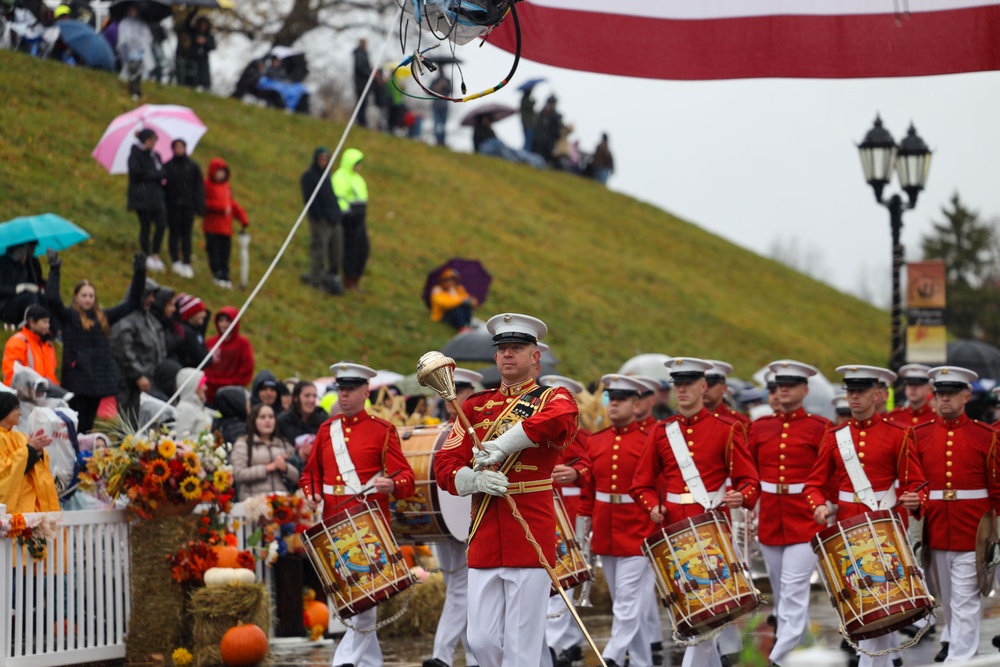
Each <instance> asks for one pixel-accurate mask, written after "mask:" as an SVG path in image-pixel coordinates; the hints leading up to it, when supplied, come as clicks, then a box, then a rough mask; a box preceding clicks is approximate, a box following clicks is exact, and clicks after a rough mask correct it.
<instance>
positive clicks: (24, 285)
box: [15, 283, 38, 294]
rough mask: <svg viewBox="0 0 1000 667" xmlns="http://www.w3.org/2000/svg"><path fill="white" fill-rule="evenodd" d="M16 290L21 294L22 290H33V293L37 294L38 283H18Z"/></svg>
mask: <svg viewBox="0 0 1000 667" xmlns="http://www.w3.org/2000/svg"><path fill="white" fill-rule="evenodd" d="M15 290H16V292H17V293H18V294H20V293H21V292H31V293H32V294H37V293H38V285H36V284H35V283H18V285H17V287H16V288H15Z"/></svg>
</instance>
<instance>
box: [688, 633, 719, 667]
mask: <svg viewBox="0 0 1000 667" xmlns="http://www.w3.org/2000/svg"><path fill="white" fill-rule="evenodd" d="M681 667H722V658H721V657H720V656H719V647H718V646H717V645H716V643H715V639H709V640H708V641H704V642H702V643H700V644H698V645H696V646H688V647H687V648H686V649H684V660H683V661H681Z"/></svg>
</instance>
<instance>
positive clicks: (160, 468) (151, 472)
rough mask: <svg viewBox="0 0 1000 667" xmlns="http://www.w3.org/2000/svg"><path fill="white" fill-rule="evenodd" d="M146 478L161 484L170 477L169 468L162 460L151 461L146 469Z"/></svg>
mask: <svg viewBox="0 0 1000 667" xmlns="http://www.w3.org/2000/svg"><path fill="white" fill-rule="evenodd" d="M146 477H147V478H148V479H151V480H153V481H154V482H159V483H162V482H164V481H166V479H167V478H168V477H170V466H168V465H167V462H166V461H163V460H162V459H153V460H152V461H150V462H149V467H147V468H146Z"/></svg>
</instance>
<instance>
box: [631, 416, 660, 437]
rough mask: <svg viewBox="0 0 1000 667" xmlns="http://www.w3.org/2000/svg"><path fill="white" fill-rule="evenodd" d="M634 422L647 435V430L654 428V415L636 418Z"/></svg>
mask: <svg viewBox="0 0 1000 667" xmlns="http://www.w3.org/2000/svg"><path fill="white" fill-rule="evenodd" d="M635 424H636V426H638V427H639V430H640V431H642V432H643V433H645V434H646V435H649V432H650V431H652V430H653V429H654V428H656V417H654V416H653V415H649V416H648V417H646V418H645V419H640V420H636V422H635Z"/></svg>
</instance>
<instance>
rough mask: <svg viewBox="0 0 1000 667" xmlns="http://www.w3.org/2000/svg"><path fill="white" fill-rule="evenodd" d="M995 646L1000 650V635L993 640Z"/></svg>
mask: <svg viewBox="0 0 1000 667" xmlns="http://www.w3.org/2000/svg"><path fill="white" fill-rule="evenodd" d="M993 646H995V647H996V648H1000V635H997V636H995V637H994V638H993Z"/></svg>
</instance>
